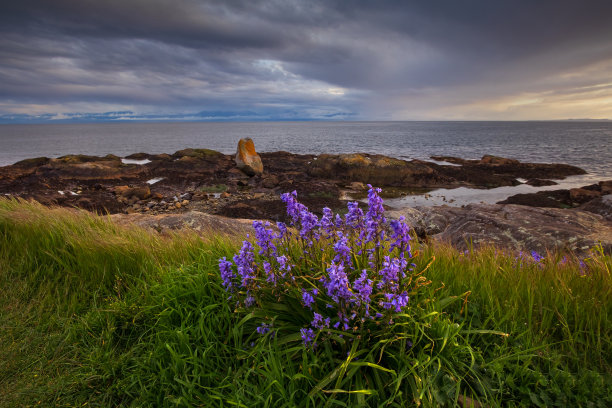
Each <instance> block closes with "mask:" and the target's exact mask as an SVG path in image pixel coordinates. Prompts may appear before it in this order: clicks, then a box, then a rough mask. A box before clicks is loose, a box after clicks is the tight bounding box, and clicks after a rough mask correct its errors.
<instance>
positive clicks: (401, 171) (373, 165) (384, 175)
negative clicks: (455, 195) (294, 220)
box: [307, 153, 440, 186]
mask: <svg viewBox="0 0 612 408" xmlns="http://www.w3.org/2000/svg"><path fill="white" fill-rule="evenodd" d="M307 171H308V174H309V175H310V176H313V177H322V178H327V179H340V180H346V181H358V182H362V183H368V184H372V185H376V186H401V185H406V184H410V185H421V184H423V183H425V184H426V183H429V182H431V181H432V180H434V179H439V178H440V175H439V174H437V172H436V171H435V170H433V169H432V168H431V167H430V166H429V165H427V164H425V162H420V161H418V160H413V161H410V162H407V161H405V160H399V159H394V158H391V157H387V156H382V155H377V154H376V155H370V154H365V153H363V154H362V153H355V154H340V155H330V154H322V155H319V156H318V157H317V160H313V161H312V162H311V163H310V165H309V167H308V170H307Z"/></svg>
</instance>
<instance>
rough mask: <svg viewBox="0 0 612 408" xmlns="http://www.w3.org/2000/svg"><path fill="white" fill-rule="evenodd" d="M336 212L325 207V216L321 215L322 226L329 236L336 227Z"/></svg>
mask: <svg viewBox="0 0 612 408" xmlns="http://www.w3.org/2000/svg"><path fill="white" fill-rule="evenodd" d="M334 227H335V225H334V213H333V212H332V210H330V209H329V208H327V207H325V208H323V217H321V228H322V229H323V231H324V232H325V233H326V234H327V237H328V238H329V237H330V236H331V234H332V230H333V229H334Z"/></svg>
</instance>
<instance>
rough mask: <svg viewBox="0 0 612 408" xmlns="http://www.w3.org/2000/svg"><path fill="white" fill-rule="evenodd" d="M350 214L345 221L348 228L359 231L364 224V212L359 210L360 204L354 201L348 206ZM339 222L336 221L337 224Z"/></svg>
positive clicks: (347, 214) (348, 213)
mask: <svg viewBox="0 0 612 408" xmlns="http://www.w3.org/2000/svg"><path fill="white" fill-rule="evenodd" d="M347 207H348V212H347V213H346V215H345V217H344V219H345V220H346V225H347V227H352V228H354V229H359V228H360V227H361V226H362V223H363V211H362V210H361V208H359V203H358V202H357V201H353V202H350V203H348V204H347ZM337 221H338V220H336V223H337Z"/></svg>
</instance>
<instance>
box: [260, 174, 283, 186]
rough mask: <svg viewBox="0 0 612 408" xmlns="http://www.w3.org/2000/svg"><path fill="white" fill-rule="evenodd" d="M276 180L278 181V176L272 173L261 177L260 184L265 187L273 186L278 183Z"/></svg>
mask: <svg viewBox="0 0 612 408" xmlns="http://www.w3.org/2000/svg"><path fill="white" fill-rule="evenodd" d="M278 182H279V179H278V176H276V175H274V174H272V175H269V176H266V177H265V178H264V179H263V182H262V185H263V186H264V187H265V188H274V187H276V186H277V185H278Z"/></svg>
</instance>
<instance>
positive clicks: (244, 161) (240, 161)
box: [236, 137, 263, 176]
mask: <svg viewBox="0 0 612 408" xmlns="http://www.w3.org/2000/svg"><path fill="white" fill-rule="evenodd" d="M236 166H237V167H238V168H239V169H240V170H242V171H243V172H245V173H246V174H247V175H249V176H254V175H257V174H263V163H262V162H261V157H259V155H258V154H257V152H256V151H255V144H254V143H253V140H252V139H251V138H249V137H248V138H246V139H240V141H238V149H237V151H236Z"/></svg>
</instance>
